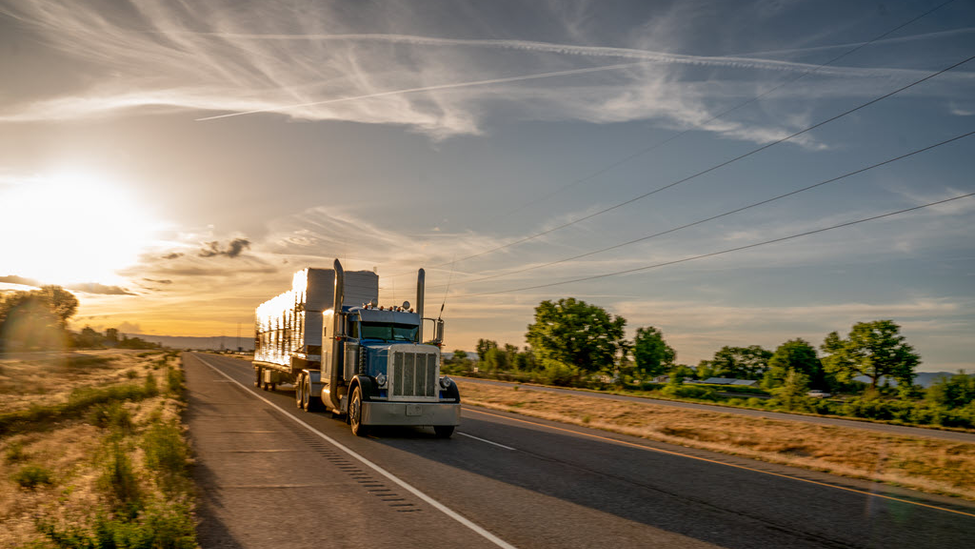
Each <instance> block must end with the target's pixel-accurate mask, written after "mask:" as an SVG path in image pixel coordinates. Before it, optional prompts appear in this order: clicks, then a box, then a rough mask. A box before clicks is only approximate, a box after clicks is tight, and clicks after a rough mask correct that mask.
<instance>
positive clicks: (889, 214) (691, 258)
mask: <svg viewBox="0 0 975 549" xmlns="http://www.w3.org/2000/svg"><path fill="white" fill-rule="evenodd" d="M972 196H975V192H971V193H966V194H962V195H958V196H954V197H951V198H946V199H944V200H938V201H936V202H929V203H927V204H922V205H920V206H914V207H911V208H905V209H903V210H897V211H893V212H887V213H884V214H879V215H874V216H871V217H866V218H863V219H857V220H855V221H848V222H846V223H840V224H838V225H832V226H830V227H824V228H821V229H814V230H810V231H805V232H801V233H797V234H792V235H788V236H783V237H779V238H773V239H771V240H765V241H762V242H756V243H753V244H747V245H745V246H738V247H735V248H728V249H725V250H719V251H715V252H709V253H705V254H700V255H694V256H689V257H683V258H681V259H674V260H671V261H664V262H662V263H654V264H652V265H644V266H642V267H635V268H632V269H624V270H620V271H613V272H609V273H602V274H598V275H591V276H584V277H580V278H573V279H570V280H562V281H558V282H549V283H545V284H536V285H534V286H523V287H520V288H508V289H504V290H496V291H489V292H477V293H469V294H462V295H457V296H454V297H455V298H459V297H474V296H481V295H497V294H507V293H512V292H522V291H526V290H537V289H541V288H551V287H553V286H562V285H565V284H572V283H575V282H586V281H589V280H597V279H600V278H609V277H613V276H620V275H625V274H631V273H636V272H640V271H647V270H650V269H656V268H660V267H666V266H669V265H676V264H679V263H686V262H688V261H696V260H699V259H705V258H709V257H715V256H719V255H726V254H730V253H734V252H740V251H744V250H750V249H753V248H758V247H760V246H767V245H770V244H776V243H779V242H785V241H787V240H794V239H796V238H802V237H805V236H810V235H814V234H819V233H824V232H827V231H832V230H835V229H841V228H845V227H850V226H853V225H859V224H861V223H867V222H870V221H876V220H878V219H884V218H888V217H893V216H897V215H902V214H905V213H909V212H913V211H917V210H921V209H924V208H930V207H932V206H938V205H940V204H946V203H948V202H953V201H955V200H961V199H963V198H969V197H972Z"/></svg>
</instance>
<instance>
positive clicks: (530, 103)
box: [0, 0, 975, 371]
mask: <svg viewBox="0 0 975 549" xmlns="http://www.w3.org/2000/svg"><path fill="white" fill-rule="evenodd" d="M973 55H975V4H973V3H972V2H970V1H967V0H954V1H949V2H944V1H943V0H940V1H904V2H882V3H877V2H871V3H865V2H845V1H820V0H808V1H803V0H777V1H772V0H758V1H751V2H749V1H733V2H729V1H716V0H714V1H686V0H682V1H679V2H678V1H675V2H656V1H654V2H645V1H632V2H624V1H612V0H605V1H603V0H601V1H591V2H587V1H566V2H561V1H560V2H555V1H530V0H517V1H503V0H499V1H492V2H482V1H476V0H471V1H467V2H464V1H442V2H438V1H433V0H430V1H407V0H401V1H389V2H382V1H375V2H369V1H362V2H343V1H336V2H326V1H312V0H292V1H289V2H276V3H271V2H242V1H210V2H203V3H190V2H172V1H152V0H147V1H139V2H124V1H63V2H58V1H46V0H17V1H13V2H9V1H0V74H2V75H3V77H2V83H0V235H2V238H0V290H8V291H10V290H23V289H29V288H30V287H32V286H36V285H39V284H58V285H61V286H64V287H66V288H69V289H71V290H72V291H73V292H75V293H76V295H77V296H78V297H79V300H80V303H81V305H80V307H79V311H78V314H77V315H76V317H75V318H74V320H73V324H72V326H73V327H74V328H75V329H80V328H81V327H83V326H91V327H93V328H96V329H99V330H102V329H104V328H107V327H119V328H120V330H121V331H123V332H126V333H132V334H156V335H174V336H175V335H179V336H215V335H226V336H234V335H236V334H237V333H238V330H239V331H240V332H241V333H242V334H243V335H244V336H249V335H250V334H251V333H252V329H253V328H252V326H253V311H254V308H255V307H256V306H257V305H258V304H259V303H261V302H262V301H264V300H266V299H269V298H270V297H272V296H274V295H276V294H278V293H281V292H283V291H285V290H287V289H288V288H289V286H290V281H291V276H292V274H293V273H294V272H295V271H298V270H300V269H302V268H305V267H309V266H310V267H326V268H327V267H329V266H331V264H332V260H333V259H334V258H339V259H341V261H342V262H343V265H344V266H345V268H346V270H375V271H376V272H378V273H379V275H380V301H381V302H382V303H388V304H394V303H395V304H399V303H401V302H402V301H404V300H409V301H414V297H415V296H414V292H415V284H416V270H417V269H418V268H420V267H423V268H425V270H426V273H427V288H426V290H427V291H426V311H427V312H428V313H433V314H435V313H436V312H438V311H439V310H440V307H441V306H443V317H444V319H445V321H446V324H447V329H446V341H445V348H446V349H467V350H472V349H473V348H474V345H475V343H476V341H477V340H478V339H479V338H486V339H492V340H496V341H498V342H500V343H511V344H515V345H519V346H520V345H523V344H524V334H525V331H526V328H527V326H528V324H530V323H531V322H532V319H533V313H534V308H535V306H537V305H538V303H539V302H541V301H543V300H558V299H561V298H565V297H575V298H577V299H581V300H584V301H586V302H587V303H592V304H595V305H598V306H600V307H603V308H605V309H606V310H608V311H609V312H610V313H612V314H614V315H620V316H623V317H624V318H626V319H627V328H628V333H629V335H630V336H631V337H632V335H633V333H634V332H635V330H636V328H637V327H641V326H655V327H657V328H659V329H660V330H662V331H663V334H664V337H665V339H666V341H667V342H668V343H669V344H670V345H671V346H672V347H674V348H675V350H676V351H677V360H678V361H679V362H681V363H686V364H696V363H697V362H698V361H699V360H702V359H708V358H711V356H712V355H713V354H714V352H715V351H716V350H718V349H719V348H721V347H722V346H725V345H731V346H748V345H762V346H764V347H766V348H768V349H773V350H774V349H775V348H776V347H777V346H778V345H779V344H781V343H783V342H785V341H787V340H790V339H794V338H803V339H805V340H806V341H808V342H810V343H812V344H813V345H816V346H818V345H819V344H820V343H821V342H822V340H823V338H824V337H825V336H826V334H828V333H829V332H832V331H837V332H839V333H840V334H841V335H845V334H846V333H848V332H849V330H850V328H851V327H852V325H853V324H854V323H856V322H864V321H872V320H879V319H891V320H894V321H895V322H896V323H897V324H899V325H900V326H901V329H902V333H903V335H905V336H906V338H907V342H908V343H909V344H911V345H913V346H914V347H915V349H916V350H917V351H918V353H919V354H920V355H921V357H922V360H923V363H922V365H921V367H920V368H919V370H921V371H954V370H958V369H968V370H969V371H971V370H975V238H973V236H975V197H965V195H967V194H971V193H973V192H975V180H973V176H972V174H973V173H975V158H973V156H975V155H973V153H975V135H972V136H969V135H967V134H970V133H971V132H973V131H975V60H973V61H967V60H968V59H969V58H971V56H973ZM807 187H809V188H808V189H807ZM790 193H793V194H790ZM956 197H962V198H957V199H954V198H956ZM952 199H954V200H952ZM945 200H948V202H942V203H940V204H934V205H929V204H932V203H935V202H940V201H945ZM742 208H744V209H742ZM914 208H916V209H914ZM737 210H741V211H737ZM905 210H909V211H905ZM895 212H896V213H895ZM885 214H892V215H885ZM881 216H882V217H881ZM861 221H862V222H861ZM854 222H856V223H854ZM851 223H852V224H851ZM807 233H809V234H807ZM622 271H625V272H622ZM615 273H618V274H615ZM428 316H429V315H428Z"/></svg>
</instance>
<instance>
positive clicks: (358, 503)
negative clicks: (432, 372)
mask: <svg viewBox="0 0 975 549" xmlns="http://www.w3.org/2000/svg"><path fill="white" fill-rule="evenodd" d="M184 365H185V368H186V373H187V386H188V400H189V405H188V409H187V414H186V421H187V423H188V425H189V432H190V438H191V442H192V444H193V447H194V450H195V455H196V465H195V467H194V475H195V477H196V479H197V481H198V482H199V483H200V486H201V488H202V490H201V492H202V500H203V501H202V505H201V509H200V512H199V516H200V517H201V524H200V528H199V536H200V543H201V545H202V546H203V547H207V548H209V547H272V546H273V547H314V546H332V547H351V546H365V544H369V545H374V546H379V547H458V546H461V547H465V548H479V547H520V548H548V547H551V548H571V547H580V548H581V547H610V546H611V547H621V548H622V547H726V548H733V549H746V548H770V547H771V548H779V547H797V548H804V547H884V548H897V547H905V548H911V549H919V548H924V547H937V548H946V547H969V546H971V541H972V540H973V539H975V504H971V503H969V502H964V501H960V500H955V499H950V498H944V497H937V496H928V495H922V494H918V493H914V492H910V491H906V490H902V489H896V488H891V487H886V486H881V485H875V484H871V483H865V482H858V481H854V480H849V479H842V478H838V477H833V476H830V475H825V474H820V473H814V472H809V471H801V470H796V469H791V468H787V467H780V466H774V465H770V464H764V463H759V462H752V461H749V460H744V459H739V458H735V457H731V456H724V455H719V454H712V453H709V452H704V451H698V450H689V449H685V448H681V447H677V446H670V445H665V444H658V443H653V442H648V441H644V440H641V439H636V438H630V437H624V436H619V435H613V434H607V433H604V432H600V431H595V430H590V429H584V428H577V427H572V426H566V425H561V424H556V423H547V422H544V421H539V420H534V419H528V418H521V417H518V416H515V415H508V414H500V413H496V412H493V411H487V410H483V409H478V408H475V407H467V406H465V408H464V411H463V414H464V418H463V422H462V424H461V426H460V427H459V428H458V430H457V432H455V434H454V436H453V438H452V439H449V440H441V439H437V438H435V436H434V433H433V430H432V429H416V428H384V429H375V430H374V432H373V434H372V435H371V436H370V437H367V438H358V437H355V436H353V435H352V434H351V432H350V431H349V429H348V427H347V426H346V425H345V423H344V422H342V421H340V420H336V419H332V418H331V417H330V416H329V415H328V414H307V413H304V412H301V411H300V410H298V409H297V408H295V405H294V398H293V392H292V391H290V390H288V389H287V388H284V389H281V390H279V391H277V392H274V393H268V392H262V391H260V390H258V389H256V388H254V387H253V386H252V379H253V374H252V370H251V368H250V364H249V363H247V362H244V361H241V360H238V359H233V358H227V357H220V356H215V355H204V354H191V353H188V354H185V355H184ZM462 396H463V395H462ZM296 420H297V421H296Z"/></svg>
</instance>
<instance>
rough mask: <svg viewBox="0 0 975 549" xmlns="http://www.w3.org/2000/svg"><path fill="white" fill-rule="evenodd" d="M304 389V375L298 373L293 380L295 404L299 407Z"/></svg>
mask: <svg viewBox="0 0 975 549" xmlns="http://www.w3.org/2000/svg"><path fill="white" fill-rule="evenodd" d="M304 390H305V376H304V375H299V376H298V380H297V381H295V406H296V407H298V408H301V407H302V406H301V404H302V402H301V401H302V399H303V398H304Z"/></svg>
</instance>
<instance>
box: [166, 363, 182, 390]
mask: <svg viewBox="0 0 975 549" xmlns="http://www.w3.org/2000/svg"><path fill="white" fill-rule="evenodd" d="M183 381H184V376H183V370H180V369H179V368H168V369H167V370H166V390H167V391H168V392H169V393H170V394H173V395H178V394H180V393H181V392H183Z"/></svg>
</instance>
